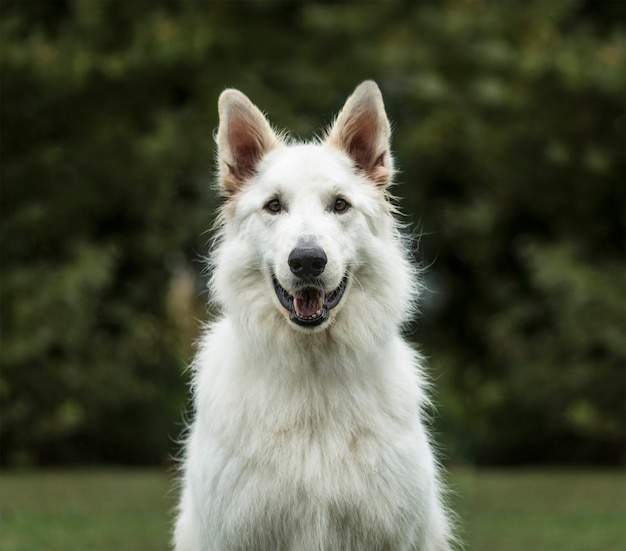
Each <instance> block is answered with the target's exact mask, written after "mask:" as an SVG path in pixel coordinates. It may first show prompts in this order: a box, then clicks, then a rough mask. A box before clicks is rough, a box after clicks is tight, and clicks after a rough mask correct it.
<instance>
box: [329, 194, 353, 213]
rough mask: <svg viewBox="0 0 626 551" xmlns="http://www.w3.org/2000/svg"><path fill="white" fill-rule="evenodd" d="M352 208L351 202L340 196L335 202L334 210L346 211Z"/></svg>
mask: <svg viewBox="0 0 626 551" xmlns="http://www.w3.org/2000/svg"><path fill="white" fill-rule="evenodd" d="M349 208H350V203H348V201H346V200H345V199H341V197H340V198H338V199H336V200H335V204H334V205H333V210H334V211H335V212H344V211H346V210H348V209H349Z"/></svg>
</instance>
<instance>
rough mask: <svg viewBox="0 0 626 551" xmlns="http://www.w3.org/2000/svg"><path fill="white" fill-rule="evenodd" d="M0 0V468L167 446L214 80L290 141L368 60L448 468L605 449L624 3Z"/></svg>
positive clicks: (209, 149)
mask: <svg viewBox="0 0 626 551" xmlns="http://www.w3.org/2000/svg"><path fill="white" fill-rule="evenodd" d="M1 9H2V12H1V23H0V25H1V26H0V30H1V50H0V51H1V53H0V64H1V65H0V70H1V80H0V87H1V132H2V142H1V155H2V166H1V177H2V205H1V208H2V224H1V229H0V236H1V249H0V254H1V268H2V279H1V308H2V312H1V313H2V347H1V362H2V364H1V365H2V368H1V373H0V377H1V378H0V398H1V400H2V415H1V419H0V436H1V438H2V454H1V462H2V465H3V466H4V467H28V466H68V465H94V464H98V465H102V464H118V465H121V464H123V465H143V466H145V465H160V466H162V465H164V464H167V463H168V462H169V461H170V458H171V456H172V455H174V454H175V453H176V451H177V444H176V439H177V438H178V436H179V434H180V432H181V429H182V426H183V412H184V411H185V410H187V409H188V392H187V383H188V380H187V377H188V374H186V373H185V366H186V365H187V363H188V362H189V360H190V358H191V356H192V354H193V348H192V342H193V340H194V339H195V338H196V337H197V335H198V331H199V327H200V320H206V319H208V318H210V316H211V312H209V311H208V309H207V307H206V306H205V304H206V299H207V294H206V291H205V286H206V274H203V269H204V263H203V261H202V257H203V255H205V254H206V252H207V242H208V240H209V237H210V234H209V233H207V230H208V228H209V227H210V226H211V223H212V220H213V214H214V211H215V208H216V206H217V204H218V203H217V199H216V197H215V195H214V194H213V192H212V191H211V182H212V181H213V178H214V173H213V168H214V154H215V151H214V144H213V139H212V135H213V132H214V130H215V128H216V124H217V112H216V100H217V96H218V95H219V93H220V91H221V90H223V89H224V88H225V87H230V86H232V87H237V88H240V89H241V90H243V91H244V92H245V93H246V94H248V95H249V97H250V98H251V99H252V100H253V101H254V102H255V103H256V104H257V105H259V106H260V107H261V108H262V109H263V110H265V111H266V112H267V113H268V115H269V117H270V119H271V120H272V121H273V122H274V123H275V124H276V125H278V126H279V127H284V128H287V129H289V130H291V131H292V132H293V134H294V135H295V136H299V137H310V136H312V135H313V134H314V133H315V132H316V131H319V130H320V129H321V128H323V126H324V125H325V124H327V123H329V122H330V121H331V118H332V115H333V113H335V112H337V110H338V109H340V108H341V106H342V105H343V102H344V101H345V99H346V97H347V96H348V95H349V94H350V93H351V91H352V90H353V88H354V87H355V86H356V85H357V84H358V83H359V82H360V81H361V80H363V79H366V78H373V79H375V80H376V81H377V82H378V83H379V85H380V87H381V89H382V91H383V94H384V96H385V101H386V107H387V111H388V114H389V117H390V119H391V120H392V123H393V128H394V138H393V148H394V151H395V155H396V159H397V164H398V166H399V167H400V169H401V173H400V174H399V177H398V181H399V185H398V186H397V187H396V188H395V189H396V193H397V194H398V195H399V196H400V197H401V200H400V202H401V205H402V209H403V211H404V212H405V213H406V215H407V218H409V219H410V221H411V222H412V223H413V224H414V227H416V228H417V232H418V233H419V234H420V235H421V238H420V243H419V245H420V246H419V251H417V252H416V260H417V261H418V262H420V263H421V264H422V265H424V266H427V267H428V269H427V272H426V275H425V281H426V284H427V286H428V288H429V291H428V292H427V293H426V294H425V296H424V299H423V303H422V314H421V316H420V318H419V319H417V320H416V321H415V324H414V326H413V330H412V332H411V338H413V339H414V340H415V342H416V343H419V346H420V347H421V349H422V351H423V352H424V353H425V354H426V356H427V357H428V358H429V371H430V373H431V375H432V377H433V379H434V381H435V388H436V398H435V400H436V402H437V404H438V408H437V412H436V415H435V429H436V432H437V436H436V438H437V440H438V442H439V443H440V444H441V449H442V454H443V459H444V462H445V463H447V464H448V465H459V464H461V465H469V466H485V465H537V464H542V465H546V464H550V465H563V464H568V465H596V466H597V465H605V466H607V465H613V466H615V465H623V464H624V459H625V454H624V450H625V419H626V417H625V415H624V398H625V396H626V376H625V371H624V367H625V355H626V344H625V338H626V332H625V329H626V328H625V323H626V319H625V315H626V311H625V305H626V303H625V298H626V296H625V292H626V287H625V277H624V276H625V273H624V236H625V231H624V230H625V227H624V207H625V201H624V200H625V197H624V195H625V185H624V182H625V180H624V176H625V162H624V161H625V135H624V130H625V127H626V119H625V114H624V99H625V96H624V94H625V89H626V88H625V80H626V79H625V74H626V73H625V70H624V69H625V49H624V46H625V40H624V23H625V18H626V15H625V8H624V2H621V1H615V2H613V1H600V2H593V1H583V0H578V1H576V0H573V1H559V0H544V1H535V2H532V1H528V2H489V1H480V0H475V1H470V0H467V1H449V2H426V1H424V2H407V1H400V0H388V1H386V2H351V3H336V2H309V1H289V2H271V1H261V0H258V1H253V2H252V1H251V2H245V3H242V2H191V1H185V0H177V1H165V0H163V1H161V0H151V1H150V2H130V1H99V2H94V1H86V0H57V1H53V0H50V1H33V0H31V1H28V2H22V1H19V0H18V1H3V2H2V3H1Z"/></svg>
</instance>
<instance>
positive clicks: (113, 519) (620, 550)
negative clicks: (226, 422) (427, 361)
mask: <svg viewBox="0 0 626 551" xmlns="http://www.w3.org/2000/svg"><path fill="white" fill-rule="evenodd" d="M449 478H450V486H451V487H452V490H453V495H452V497H451V504H452V507H453V508H454V509H455V511H456V512H457V513H458V516H459V519H460V524H461V526H462V533H461V536H462V539H463V540H464V542H465V544H466V549H467V550H468V551H472V550H475V551H561V550H562V551H624V550H626V477H624V474H623V473H621V472H586V471H582V472H581V471H469V470H467V471H465V470H458V471H454V472H453V474H452V475H451V476H450V477H449ZM174 502H175V492H173V491H172V490H171V481H170V479H169V477H168V476H167V475H166V474H164V473H162V472H159V471H149V470H139V471H132V470H123V471H110V470H95V471H84V470H83V471H61V472H50V471H44V472H29V473H19V472H15V473H5V474H3V475H1V476H0V522H1V525H0V549H1V550H2V551H159V550H166V549H169V543H168V542H169V532H170V526H171V510H172V507H173V505H174Z"/></svg>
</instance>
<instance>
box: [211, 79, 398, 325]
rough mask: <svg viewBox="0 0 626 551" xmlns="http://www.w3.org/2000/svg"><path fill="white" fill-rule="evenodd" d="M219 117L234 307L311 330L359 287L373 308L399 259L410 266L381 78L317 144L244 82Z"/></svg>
mask: <svg viewBox="0 0 626 551" xmlns="http://www.w3.org/2000/svg"><path fill="white" fill-rule="evenodd" d="M219 115H220V125H219V129H218V133H217V144H218V165H219V186H220V190H221V192H222V194H223V195H224V196H225V197H226V202H225V204H224V207H223V210H222V213H221V220H222V224H223V225H222V233H221V244H220V246H219V247H218V251H217V253H218V254H217V258H216V259H215V266H216V268H215V275H214V289H215V291H216V294H217V295H218V299H219V301H220V302H221V304H222V306H223V307H225V308H227V309H228V308H229V307H230V308H231V309H232V308H234V306H233V305H234V304H236V303H238V304H241V305H242V313H241V315H242V316H243V315H246V314H245V312H246V311H247V315H250V313H251V312H252V311H253V309H254V308H255V307H258V309H259V311H261V310H262V311H264V312H265V315H266V316H267V312H268V309H269V308H273V310H272V311H273V312H279V313H280V314H281V319H283V320H284V319H286V320H288V324H289V325H291V326H293V327H294V328H298V329H302V330H304V331H307V332H312V331H321V330H323V329H324V328H325V327H327V326H329V325H330V323H331V322H333V321H334V320H335V318H336V317H337V316H338V315H339V312H340V311H341V310H342V309H343V308H344V307H347V306H345V304H346V303H347V302H348V295H351V299H350V301H351V302H352V303H354V305H353V307H354V308H355V309H356V310H357V311H359V312H362V313H363V314H365V313H367V312H368V308H367V306H368V303H369V304H370V305H371V304H372V302H373V299H372V296H371V295H372V294H375V293H378V292H380V289H376V281H377V277H380V276H381V273H383V272H384V273H387V272H388V271H389V270H390V269H391V270H394V267H393V265H392V266H389V265H387V263H390V264H393V263H394V262H401V263H402V262H404V260H403V259H399V258H397V257H398V255H397V254H396V252H397V247H396V243H395V241H396V235H395V225H394V223H393V218H392V216H391V215H390V212H391V210H392V207H391V206H390V204H389V202H388V201H387V194H386V189H387V187H388V186H389V185H390V183H391V181H392V177H393V161H392V157H391V153H390V148H389V138H390V128H389V122H388V119H387V116H386V114H385V109H384V105H383V100H382V96H381V93H380V91H379V89H378V86H377V85H376V84H375V83H374V82H371V81H366V82H364V83H362V84H361V85H360V86H358V87H357V88H356V89H355V91H354V93H353V94H352V95H351V96H350V97H349V98H348V100H347V102H346V104H345V106H344V107H343V109H342V110H341V112H340V113H339V115H338V116H337V119H336V121H335V123H334V124H333V125H332V126H331V128H330V129H329V131H328V132H327V134H326V137H325V138H324V139H323V140H320V141H319V142H315V143H293V142H288V141H287V140H285V139H284V137H282V136H281V135H280V134H278V133H276V132H275V131H274V130H273V129H272V127H271V126H270V124H269V122H268V121H267V119H266V118H265V116H264V115H263V114H262V113H261V111H260V110H259V109H258V108H257V107H256V106H254V105H253V104H252V103H251V102H250V100H249V99H248V98H247V97H246V96H245V95H244V94H242V93H241V92H239V91H237V90H232V89H229V90H226V91H224V92H223V93H222V95H221V96H220V99H219ZM396 268H397V266H396ZM366 284H367V285H366ZM228 290H230V293H229V291H228ZM368 293H369V294H370V296H369V297H368V296H367V295H368ZM352 295H353V296H352ZM268 297H270V298H271V300H268ZM397 299H398V297H395V300H397ZM359 302H360V303H359ZM244 303H245V306H243V304H244ZM369 315H376V312H370V313H369ZM283 323H284V321H283Z"/></svg>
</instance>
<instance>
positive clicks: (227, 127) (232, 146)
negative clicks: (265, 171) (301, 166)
mask: <svg viewBox="0 0 626 551" xmlns="http://www.w3.org/2000/svg"><path fill="white" fill-rule="evenodd" d="M218 111H219V116H220V124H219V128H218V130H217V137H216V141H217V148H218V164H219V172H220V188H221V190H222V192H223V193H224V195H226V196H227V197H229V196H231V195H233V194H235V193H237V192H238V191H239V190H240V189H241V187H242V186H243V185H244V184H245V182H246V181H247V180H248V179H249V178H250V177H252V176H253V175H254V174H255V173H256V169H257V165H258V164H259V162H260V161H261V159H262V158H263V156H264V155H265V154H266V153H268V152H269V151H271V150H272V149H274V148H275V147H278V146H279V145H280V144H281V141H280V139H279V137H278V136H277V135H276V134H275V132H274V131H273V130H272V127H271V126H270V124H269V122H268V121H267V119H266V118H265V116H264V115H263V113H261V111H260V110H259V109H258V107H256V105H254V104H253V103H252V102H251V101H250V100H249V99H248V97H247V96H245V95H244V94H242V93H241V92H240V91H239V90H234V89H228V90H224V92H222V94H221V95H220V98H219V102H218Z"/></svg>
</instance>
